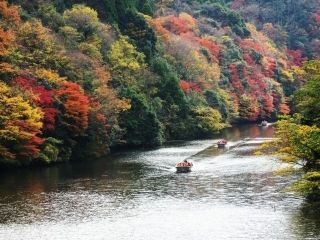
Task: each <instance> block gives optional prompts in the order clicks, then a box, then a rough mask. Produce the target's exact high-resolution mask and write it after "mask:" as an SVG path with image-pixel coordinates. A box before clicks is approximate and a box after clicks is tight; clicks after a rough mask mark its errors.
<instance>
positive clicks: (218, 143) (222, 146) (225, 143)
mask: <svg viewBox="0 0 320 240" xmlns="http://www.w3.org/2000/svg"><path fill="white" fill-rule="evenodd" d="M217 145H218V148H224V147H225V146H226V145H227V140H224V139H222V140H219V141H218V142H217Z"/></svg>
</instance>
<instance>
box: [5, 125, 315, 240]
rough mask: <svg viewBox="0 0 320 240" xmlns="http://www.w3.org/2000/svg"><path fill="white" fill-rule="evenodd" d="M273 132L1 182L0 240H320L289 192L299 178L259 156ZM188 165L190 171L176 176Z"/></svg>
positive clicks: (252, 129)
mask: <svg viewBox="0 0 320 240" xmlns="http://www.w3.org/2000/svg"><path fill="white" fill-rule="evenodd" d="M272 135H273V128H272V127H268V128H260V127H258V126H250V125H249V126H242V127H238V128H233V129H229V130H227V131H226V132H225V133H224V137H225V138H226V139H228V140H229V148H227V149H225V150H222V149H217V148H216V147H215V146H214V144H215V143H216V142H217V139H212V140H205V141H191V142H183V143H176V144H171V145H168V146H165V147H163V148H160V149H156V150H149V151H130V152H125V153H121V154H116V155H114V156H112V157H110V158H109V159H104V160H99V161H90V160H88V161H86V162H81V163H73V164H63V165H59V166H53V167H50V168H45V169H29V170H20V171H17V172H13V173H10V174H4V173H1V176H0V179H1V181H0V239H1V240H2V239H6V240H16V239H23V240H28V239H48V240H51V239H57V240H60V239H77V240H78V239H83V240H91V239H93V240H96V239H97V240H98V239H99V240H100V239H101V240H102V239H112V240H113V239H115V240H118V239H119V240H122V239H130V240H131V239H132V240H138V239H139V240H140V239H141V240H154V239H157V240H160V239H174V240H180V239H181V240H191V239H192V240H193V239H259V240H261V239H270V240H273V239H281V240H283V239H312V240H313V239H320V211H319V206H314V205H310V204H308V203H306V202H305V201H304V200H303V199H302V198H300V197H298V196H295V195H293V194H290V193H287V192H284V191H283V189H284V188H285V186H287V185H288V184H290V183H291V182H293V181H294V180H295V179H297V178H298V177H299V176H298V174H296V175H290V176H278V175H276V174H274V173H273V172H274V171H275V170H277V169H281V168H283V167H285V165H283V164H282V163H280V162H279V161H277V159H274V158H272V157H270V156H255V155H254V154H253V151H254V149H255V148H256V147H257V146H259V145H260V144H261V143H263V142H265V141H268V140H270V138H271V137H272ZM186 158H188V159H189V160H191V161H193V162H194V169H193V171H192V172H191V173H188V174H176V173H175V169H174V165H175V163H177V162H178V161H181V160H183V159H186Z"/></svg>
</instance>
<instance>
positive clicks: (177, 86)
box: [0, 0, 320, 165]
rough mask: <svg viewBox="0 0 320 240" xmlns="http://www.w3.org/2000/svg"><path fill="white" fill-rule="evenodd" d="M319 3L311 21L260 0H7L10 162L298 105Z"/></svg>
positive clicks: (104, 148)
mask: <svg viewBox="0 0 320 240" xmlns="http://www.w3.org/2000/svg"><path fill="white" fill-rule="evenodd" d="M260 2H261V1H260ZM264 2H269V1H264ZM270 2H271V1H270ZM298 2H299V4H300V2H301V4H302V3H303V2H304V1H298ZM298 2H297V3H295V4H298ZM317 3H319V2H316V1H315V2H314V7H318V8H314V10H312V12H314V14H312V15H310V16H309V18H307V16H305V15H303V13H304V11H309V10H308V9H306V10H303V9H305V8H302V10H301V11H302V12H301V14H302V15H303V16H305V19H309V20H310V22H308V27H310V29H309V28H308V27H307V26H306V24H303V23H302V22H300V20H301V18H299V19H297V18H293V19H292V18H289V17H288V19H287V18H284V19H282V20H279V19H274V18H272V16H271V15H268V14H267V13H265V12H268V11H272V7H274V5H275V4H269V5H268V4H266V5H264V4H262V3H255V1H233V2H226V3H225V2H224V1H218V0H216V1H214V0H210V1H200V0H198V1H192V0H185V1H182V0H181V1H169V0H167V1H165V0H161V1H155V2H154V1H150V0H136V1H134V0H124V1H116V0H103V1H98V0H92V1H85V0H83V1H80V0H72V1H67V0H65V1H64V0H52V1H49V0H32V1H24V0H13V1H9V3H8V2H7V1H5V0H0V16H1V18H0V102H1V105H0V162H1V164H2V165H27V164H31V163H54V162H59V161H66V160H69V159H78V158H79V157H80V156H81V157H100V156H103V155H105V154H107V153H108V151H109V147H110V146H119V145H130V146H156V145H160V144H162V143H163V142H165V141H167V140H173V139H194V138H205V137H210V136H212V135H213V134H216V133H217V132H219V131H220V130H221V129H223V128H224V127H226V126H228V125H230V124H234V123H239V122H247V121H258V120H261V119H271V118H273V119H275V118H277V117H278V116H279V115H286V114H289V112H290V109H289V106H288V97H290V96H291V95H292V93H293V92H294V91H295V90H296V89H297V88H298V87H299V86H300V85H301V83H302V82H303V81H302V80H303V79H301V78H300V77H296V76H300V75H299V74H300V73H299V71H300V68H299V67H300V66H301V65H302V62H303V61H304V60H306V59H307V58H313V57H316V56H318V55H319V51H318V45H317V41H319V23H320V22H319V19H318V18H319V16H318V15H317V14H318V13H319V12H318V10H319V9H320V8H319V6H318V4H317ZM254 4H260V5H258V8H259V9H260V10H261V11H260V10H259V12H258V13H259V14H258V15H253V14H251V13H250V11H251V10H250V9H252V7H251V6H252V5H254ZM302 5H303V4H302ZM286 6H287V5H286ZM308 6H309V4H308ZM312 6H313V5H312ZM250 7H251V8H250ZM232 9H234V10H232ZM299 9H300V8H299ZM317 9H318V10H317ZM310 11H311V10H310ZM299 12H300V10H299ZM239 13H240V14H242V15H243V16H244V17H245V18H243V17H241V15H240V14H239ZM265 14H266V15H268V16H269V17H270V19H269V18H266V17H265ZM288 14H289V12H288ZM312 19H314V23H313V22H312ZM246 20H247V21H246ZM269 20H270V21H269ZM286 21H287V22H290V23H292V25H294V24H296V25H295V26H298V27H299V28H301V29H304V31H306V34H305V35H304V39H307V40H303V39H300V38H298V37H296V36H295V35H294V33H297V31H296V30H294V28H291V25H288V24H286ZM301 21H302V20H301ZM269 22H270V23H269ZM303 26H305V27H304V28H303ZM299 36H300V35H299Z"/></svg>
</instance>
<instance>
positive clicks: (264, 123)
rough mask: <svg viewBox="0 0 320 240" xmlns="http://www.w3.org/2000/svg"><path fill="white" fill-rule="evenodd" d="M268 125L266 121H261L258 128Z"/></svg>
mask: <svg viewBox="0 0 320 240" xmlns="http://www.w3.org/2000/svg"><path fill="white" fill-rule="evenodd" d="M268 125H269V123H268V122H267V121H265V120H264V121H262V122H261V124H260V126H262V127H267V126H268Z"/></svg>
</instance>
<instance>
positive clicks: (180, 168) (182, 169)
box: [176, 161, 193, 173]
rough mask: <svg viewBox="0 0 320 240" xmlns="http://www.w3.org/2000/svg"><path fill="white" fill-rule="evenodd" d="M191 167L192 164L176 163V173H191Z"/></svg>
mask: <svg viewBox="0 0 320 240" xmlns="http://www.w3.org/2000/svg"><path fill="white" fill-rule="evenodd" d="M192 167H193V164H192V162H188V161H183V162H179V163H177V165H176V170H177V173H187V172H191V168H192Z"/></svg>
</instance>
